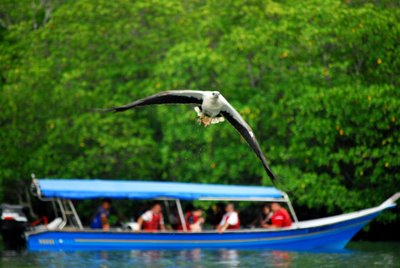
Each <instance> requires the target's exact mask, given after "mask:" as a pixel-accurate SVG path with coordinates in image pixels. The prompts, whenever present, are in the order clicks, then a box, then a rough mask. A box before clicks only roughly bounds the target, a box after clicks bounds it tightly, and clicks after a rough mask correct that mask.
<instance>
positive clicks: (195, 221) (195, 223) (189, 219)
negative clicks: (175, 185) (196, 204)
mask: <svg viewBox="0 0 400 268" xmlns="http://www.w3.org/2000/svg"><path fill="white" fill-rule="evenodd" d="M202 214H203V210H202V209H201V208H197V209H196V208H193V209H192V210H191V211H189V212H187V213H186V215H185V221H186V228H187V230H188V231H192V232H201V230H202V226H201V225H202V224H203V223H204V218H203V217H202V216H201V215H202ZM178 230H183V227H182V224H179V227H178Z"/></svg>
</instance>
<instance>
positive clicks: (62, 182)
mask: <svg viewBox="0 0 400 268" xmlns="http://www.w3.org/2000/svg"><path fill="white" fill-rule="evenodd" d="M37 182H38V184H39V188H40V194H41V196H42V197H48V198H51V197H55V198H65V199H89V198H104V197H107V198H113V199H121V198H125V199H161V198H172V199H182V200H196V199H231V200H235V199H236V200H252V199H280V198H283V193H282V192H281V191H279V190H278V189H276V188H274V187H260V186H233V185H232V186H231V185H218V184H200V183H181V182H155V181H121V180H119V181H117V180H97V179H96V180H89V179H88V180H84V179H39V180H37Z"/></svg>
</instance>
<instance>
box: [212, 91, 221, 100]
mask: <svg viewBox="0 0 400 268" xmlns="http://www.w3.org/2000/svg"><path fill="white" fill-rule="evenodd" d="M219 95H221V93H219V91H212V92H211V97H212V98H213V99H218V97H219Z"/></svg>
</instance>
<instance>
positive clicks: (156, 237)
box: [26, 179, 400, 250]
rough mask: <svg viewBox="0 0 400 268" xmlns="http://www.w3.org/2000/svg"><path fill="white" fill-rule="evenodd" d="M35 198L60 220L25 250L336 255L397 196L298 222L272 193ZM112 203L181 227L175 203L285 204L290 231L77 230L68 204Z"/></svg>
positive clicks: (49, 187) (122, 186)
mask: <svg viewBox="0 0 400 268" xmlns="http://www.w3.org/2000/svg"><path fill="white" fill-rule="evenodd" d="M33 186H34V190H35V193H36V195H37V196H38V198H40V199H41V200H45V201H51V202H54V204H57V206H58V210H59V211H60V212H61V217H60V218H58V219H55V220H54V221H53V222H51V223H49V224H48V225H47V226H46V227H42V228H38V229H33V230H30V231H28V232H27V233H26V239H27V245H28V248H29V249H30V250H131V249H199V248H201V249H203V248H204V249H220V248H246V249H249V248H265V249H279V250H340V249H343V248H344V247H345V246H346V244H347V243H348V242H349V241H350V239H351V238H352V237H353V236H354V235H355V234H356V233H357V232H358V231H359V230H360V229H361V228H363V227H364V226H365V225H366V224H368V223H369V222H370V221H371V220H373V219H374V218H375V217H376V216H377V215H378V214H379V213H381V212H382V211H383V210H385V209H388V208H392V207H395V206H396V203H395V202H396V200H397V199H399V198H400V193H397V194H394V195H393V196H392V197H390V198H389V199H387V200H386V201H385V202H383V203H382V204H381V205H379V206H376V207H373V208H368V209H364V210H360V211H357V212H352V213H346V214H341V215H337V216H331V217H325V218H319V219H315V220H307V221H299V220H298V219H297V216H296V214H295V211H294V210H293V207H292V204H291V202H290V199H289V198H288V196H287V194H286V193H284V192H282V191H280V190H278V189H276V188H274V187H257V186H231V185H210V184H198V183H175V182H150V181H115V180H81V179H71V180H67V179H38V180H37V179H34V182H33ZM93 198H112V199H131V200H167V201H168V202H175V203H176V206H177V209H178V213H179V217H180V219H181V222H185V221H184V220H183V219H184V214H183V211H182V206H181V200H207V201H210V200H218V201H253V202H255V201H259V202H283V203H286V204H287V207H288V208H289V210H290V213H291V216H292V218H293V221H294V222H293V225H292V226H290V227H285V228H280V229H261V228H256V229H241V230H232V231H226V232H224V233H218V232H216V231H214V230H205V231H202V232H198V233H194V232H188V231H186V227H185V226H183V231H157V232H145V231H141V232H137V231H136V232H135V231H132V230H123V229H115V230H113V229H112V230H110V231H102V230H92V229H89V228H85V227H83V226H82V223H81V221H80V218H79V216H78V214H77V212H76V210H75V208H74V205H73V203H72V201H71V200H82V199H93Z"/></svg>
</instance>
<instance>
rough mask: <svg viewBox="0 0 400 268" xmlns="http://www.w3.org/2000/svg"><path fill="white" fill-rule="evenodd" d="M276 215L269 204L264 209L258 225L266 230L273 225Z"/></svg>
mask: <svg viewBox="0 0 400 268" xmlns="http://www.w3.org/2000/svg"><path fill="white" fill-rule="evenodd" d="M273 215H274V213H273V212H272V210H271V207H270V206H269V205H268V204H265V205H264V206H263V208H262V212H261V215H260V217H259V219H258V225H259V226H260V227H263V228H265V227H266V226H267V225H268V224H271V219H272V216H273Z"/></svg>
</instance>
